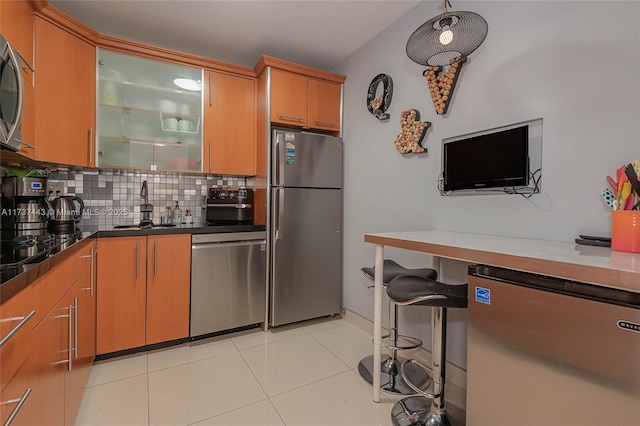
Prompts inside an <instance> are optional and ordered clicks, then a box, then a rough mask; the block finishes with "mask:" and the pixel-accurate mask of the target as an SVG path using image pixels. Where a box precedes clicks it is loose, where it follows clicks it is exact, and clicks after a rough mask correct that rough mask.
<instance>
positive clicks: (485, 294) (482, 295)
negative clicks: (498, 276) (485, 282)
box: [476, 287, 491, 305]
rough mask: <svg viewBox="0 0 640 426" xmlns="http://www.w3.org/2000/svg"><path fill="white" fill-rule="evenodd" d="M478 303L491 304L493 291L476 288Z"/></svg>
mask: <svg viewBox="0 0 640 426" xmlns="http://www.w3.org/2000/svg"><path fill="white" fill-rule="evenodd" d="M476 302H480V303H485V304H487V305H490V304H491V290H489V289H488V288H482V287H476Z"/></svg>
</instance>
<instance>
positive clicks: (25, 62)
mask: <svg viewBox="0 0 640 426" xmlns="http://www.w3.org/2000/svg"><path fill="white" fill-rule="evenodd" d="M15 52H16V53H17V54H18V56H20V59H22V63H23V65H26V67H25V66H23V67H22V69H23V70H31V72H36V70H34V69H33V67H32V66H31V64H30V63H29V62H28V61H27V60H26V59H25V57H24V56H22V53H20V51H19V50H16V51H15Z"/></svg>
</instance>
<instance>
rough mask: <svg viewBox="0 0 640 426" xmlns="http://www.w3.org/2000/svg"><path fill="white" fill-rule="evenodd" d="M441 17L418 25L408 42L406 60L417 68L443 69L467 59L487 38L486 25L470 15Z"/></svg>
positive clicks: (449, 13) (464, 13)
mask: <svg viewBox="0 0 640 426" xmlns="http://www.w3.org/2000/svg"><path fill="white" fill-rule="evenodd" d="M447 4H448V5H449V7H451V3H449V1H448V0H444V13H443V14H442V15H438V16H436V17H435V18H431V19H430V20H428V21H427V22H425V23H424V24H422V25H420V26H419V27H418V29H417V30H415V31H414V32H413V34H411V37H409V40H408V41H407V56H409V58H411V60H412V61H413V62H416V63H418V64H420V65H430V66H445V65H450V64H451V63H452V62H456V61H459V60H460V59H462V58H465V57H467V56H469V55H470V54H471V53H472V52H473V51H474V50H476V49H477V48H478V47H479V46H480V45H481V44H482V42H483V41H484V39H485V38H486V37H487V32H488V31H489V26H488V25H487V21H485V20H484V18H483V17H482V16H480V15H478V14H477V13H473V12H449V10H448V9H447Z"/></svg>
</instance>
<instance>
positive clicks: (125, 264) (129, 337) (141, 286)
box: [96, 237, 147, 354]
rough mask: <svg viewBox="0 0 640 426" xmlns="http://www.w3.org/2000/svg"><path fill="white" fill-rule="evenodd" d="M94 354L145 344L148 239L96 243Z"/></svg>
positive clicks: (123, 238)
mask: <svg viewBox="0 0 640 426" xmlns="http://www.w3.org/2000/svg"><path fill="white" fill-rule="evenodd" d="M98 250H100V261H99V262H98V288H97V291H98V301H97V303H98V309H97V321H96V352H97V353H98V354H105V353H109V352H116V351H120V350H124V349H129V348H135V347H138V346H143V345H144V344H145V316H146V312H145V303H146V298H147V295H146V284H147V237H121V238H102V239H100V240H98Z"/></svg>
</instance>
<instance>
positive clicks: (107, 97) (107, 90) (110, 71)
mask: <svg viewBox="0 0 640 426" xmlns="http://www.w3.org/2000/svg"><path fill="white" fill-rule="evenodd" d="M97 68H98V84H97V86H96V87H97V92H98V93H97V111H98V114H97V115H98V117H97V119H98V122H97V129H98V134H97V144H98V146H97V153H98V155H97V164H96V165H97V166H98V167H114V168H135V169H147V170H172V171H191V172H201V171H202V161H201V158H202V127H203V123H202V105H203V104H202V79H203V77H202V75H203V71H202V69H198V68H191V67H186V66H181V65H175V64H171V63H166V62H160V61H155V60H150V59H144V58H139V57H135V56H131V55H126V54H121V53H116V52H112V51H108V50H104V49H99V50H98V67H97Z"/></svg>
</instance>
